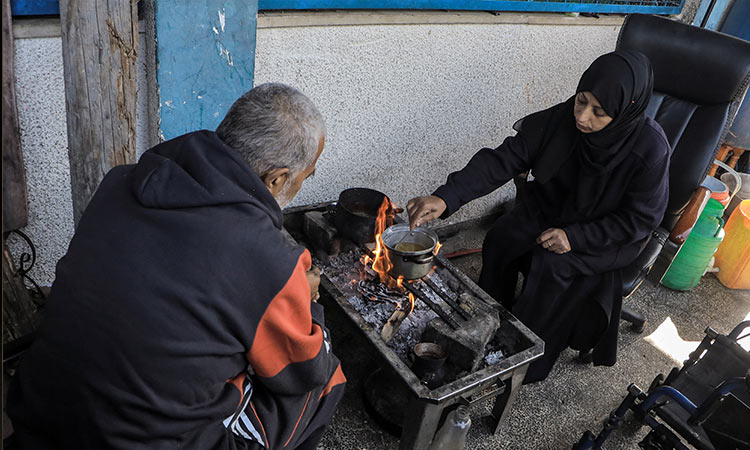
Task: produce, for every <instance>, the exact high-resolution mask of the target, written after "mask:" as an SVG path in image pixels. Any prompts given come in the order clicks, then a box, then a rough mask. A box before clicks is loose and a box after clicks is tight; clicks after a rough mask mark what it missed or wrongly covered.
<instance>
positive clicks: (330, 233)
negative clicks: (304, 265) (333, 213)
mask: <svg viewBox="0 0 750 450" xmlns="http://www.w3.org/2000/svg"><path fill="white" fill-rule="evenodd" d="M304 231H305V236H306V238H307V240H308V243H309V244H310V245H311V246H312V247H313V248H314V249H315V250H316V252H325V253H326V254H327V255H334V254H335V253H334V250H335V251H336V252H337V251H338V247H337V246H335V245H334V238H335V237H336V228H334V227H333V226H332V225H331V224H329V223H328V221H327V220H326V219H325V218H324V217H323V213H322V212H320V211H309V212H306V213H305V218H304Z"/></svg>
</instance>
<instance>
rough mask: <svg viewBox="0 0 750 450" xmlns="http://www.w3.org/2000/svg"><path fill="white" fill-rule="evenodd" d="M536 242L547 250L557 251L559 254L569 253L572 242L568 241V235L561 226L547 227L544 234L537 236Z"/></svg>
mask: <svg viewBox="0 0 750 450" xmlns="http://www.w3.org/2000/svg"><path fill="white" fill-rule="evenodd" d="M536 243H537V244H539V245H541V246H542V247H543V248H545V249H546V250H549V251H551V252H555V253H557V254H558V255H562V254H563V253H568V252H569V251H570V242H568V235H567V234H565V231H564V230H561V229H560V228H547V229H546V230H545V231H544V232H543V233H542V234H540V235H539V237H538V238H536Z"/></svg>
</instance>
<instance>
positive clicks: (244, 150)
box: [216, 83, 326, 176]
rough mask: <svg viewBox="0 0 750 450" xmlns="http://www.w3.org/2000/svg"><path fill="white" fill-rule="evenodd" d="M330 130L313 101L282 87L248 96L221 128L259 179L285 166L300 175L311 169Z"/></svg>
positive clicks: (269, 86) (236, 104)
mask: <svg viewBox="0 0 750 450" xmlns="http://www.w3.org/2000/svg"><path fill="white" fill-rule="evenodd" d="M325 132H326V128H325V121H324V119H323V116H322V115H321V114H320V111H318V108H316V107H315V105H314V104H313V102H312V101H311V100H310V99H309V98H307V97H306V96H305V95H304V94H303V93H301V92H300V91H298V90H297V89H294V88H293V87H291V86H287V85H285V84H281V83H266V84H261V85H260V86H256V87H255V88H253V89H251V90H250V91H248V92H246V93H245V94H244V95H243V96H242V97H240V98H239V99H238V100H237V101H236V102H234V104H233V105H232V107H231V108H229V112H227V115H226V116H225V117H224V120H222V121H221V123H220V124H219V127H218V128H217V129H216V134H217V135H218V136H219V138H220V139H221V140H222V141H224V143H225V144H227V145H228V146H229V147H231V148H233V149H234V150H236V151H237V152H239V154H240V155H241V156H242V159H244V160H245V162H247V164H248V165H250V167H251V168H252V169H253V170H254V171H255V173H257V174H258V175H259V176H260V175H264V174H266V173H268V171H270V170H273V169H278V168H281V167H288V168H289V170H290V172H291V173H292V175H293V176H295V175H297V174H298V173H300V172H301V171H302V170H304V169H306V168H308V167H310V166H311V165H312V164H313V162H314V161H315V157H316V155H317V154H318V145H319V141H320V138H321V137H322V136H324V135H325Z"/></svg>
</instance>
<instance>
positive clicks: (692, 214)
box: [669, 186, 711, 246]
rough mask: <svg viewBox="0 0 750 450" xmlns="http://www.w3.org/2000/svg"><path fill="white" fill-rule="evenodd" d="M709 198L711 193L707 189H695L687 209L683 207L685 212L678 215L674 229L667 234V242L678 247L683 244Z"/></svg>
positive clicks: (702, 187)
mask: <svg viewBox="0 0 750 450" xmlns="http://www.w3.org/2000/svg"><path fill="white" fill-rule="evenodd" d="M710 198H711V191H710V190H708V188H707V187H705V186H700V187H698V189H696V191H695V192H694V193H693V196H692V197H690V202H688V205H687V207H685V211H683V213H682V215H680V218H679V220H677V223H676V224H675V226H674V228H672V232H671V233H670V234H669V240H670V241H671V242H672V243H674V244H677V245H678V246H681V245H682V244H684V243H685V240H686V239H687V237H688V235H690V232H691V231H693V227H694V226H695V223H696V222H697V221H698V217H699V216H700V215H701V213H702V212H703V208H704V207H705V206H706V203H708V200H709V199H710Z"/></svg>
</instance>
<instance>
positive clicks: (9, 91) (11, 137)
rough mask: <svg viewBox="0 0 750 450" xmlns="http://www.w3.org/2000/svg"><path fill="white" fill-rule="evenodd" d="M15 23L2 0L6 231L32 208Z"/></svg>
mask: <svg viewBox="0 0 750 450" xmlns="http://www.w3.org/2000/svg"><path fill="white" fill-rule="evenodd" d="M12 26H13V25H12V22H11V17H10V1H9V0H3V133H2V134H3V144H2V145H3V148H2V151H3V231H9V230H17V229H19V228H22V227H24V226H26V223H27V221H28V212H29V209H28V204H27V202H26V174H25V173H24V168H23V155H22V153H21V134H20V131H19V127H18V109H17V108H16V79H15V73H14V72H13V56H14V52H13V47H14V46H13V31H12Z"/></svg>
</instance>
